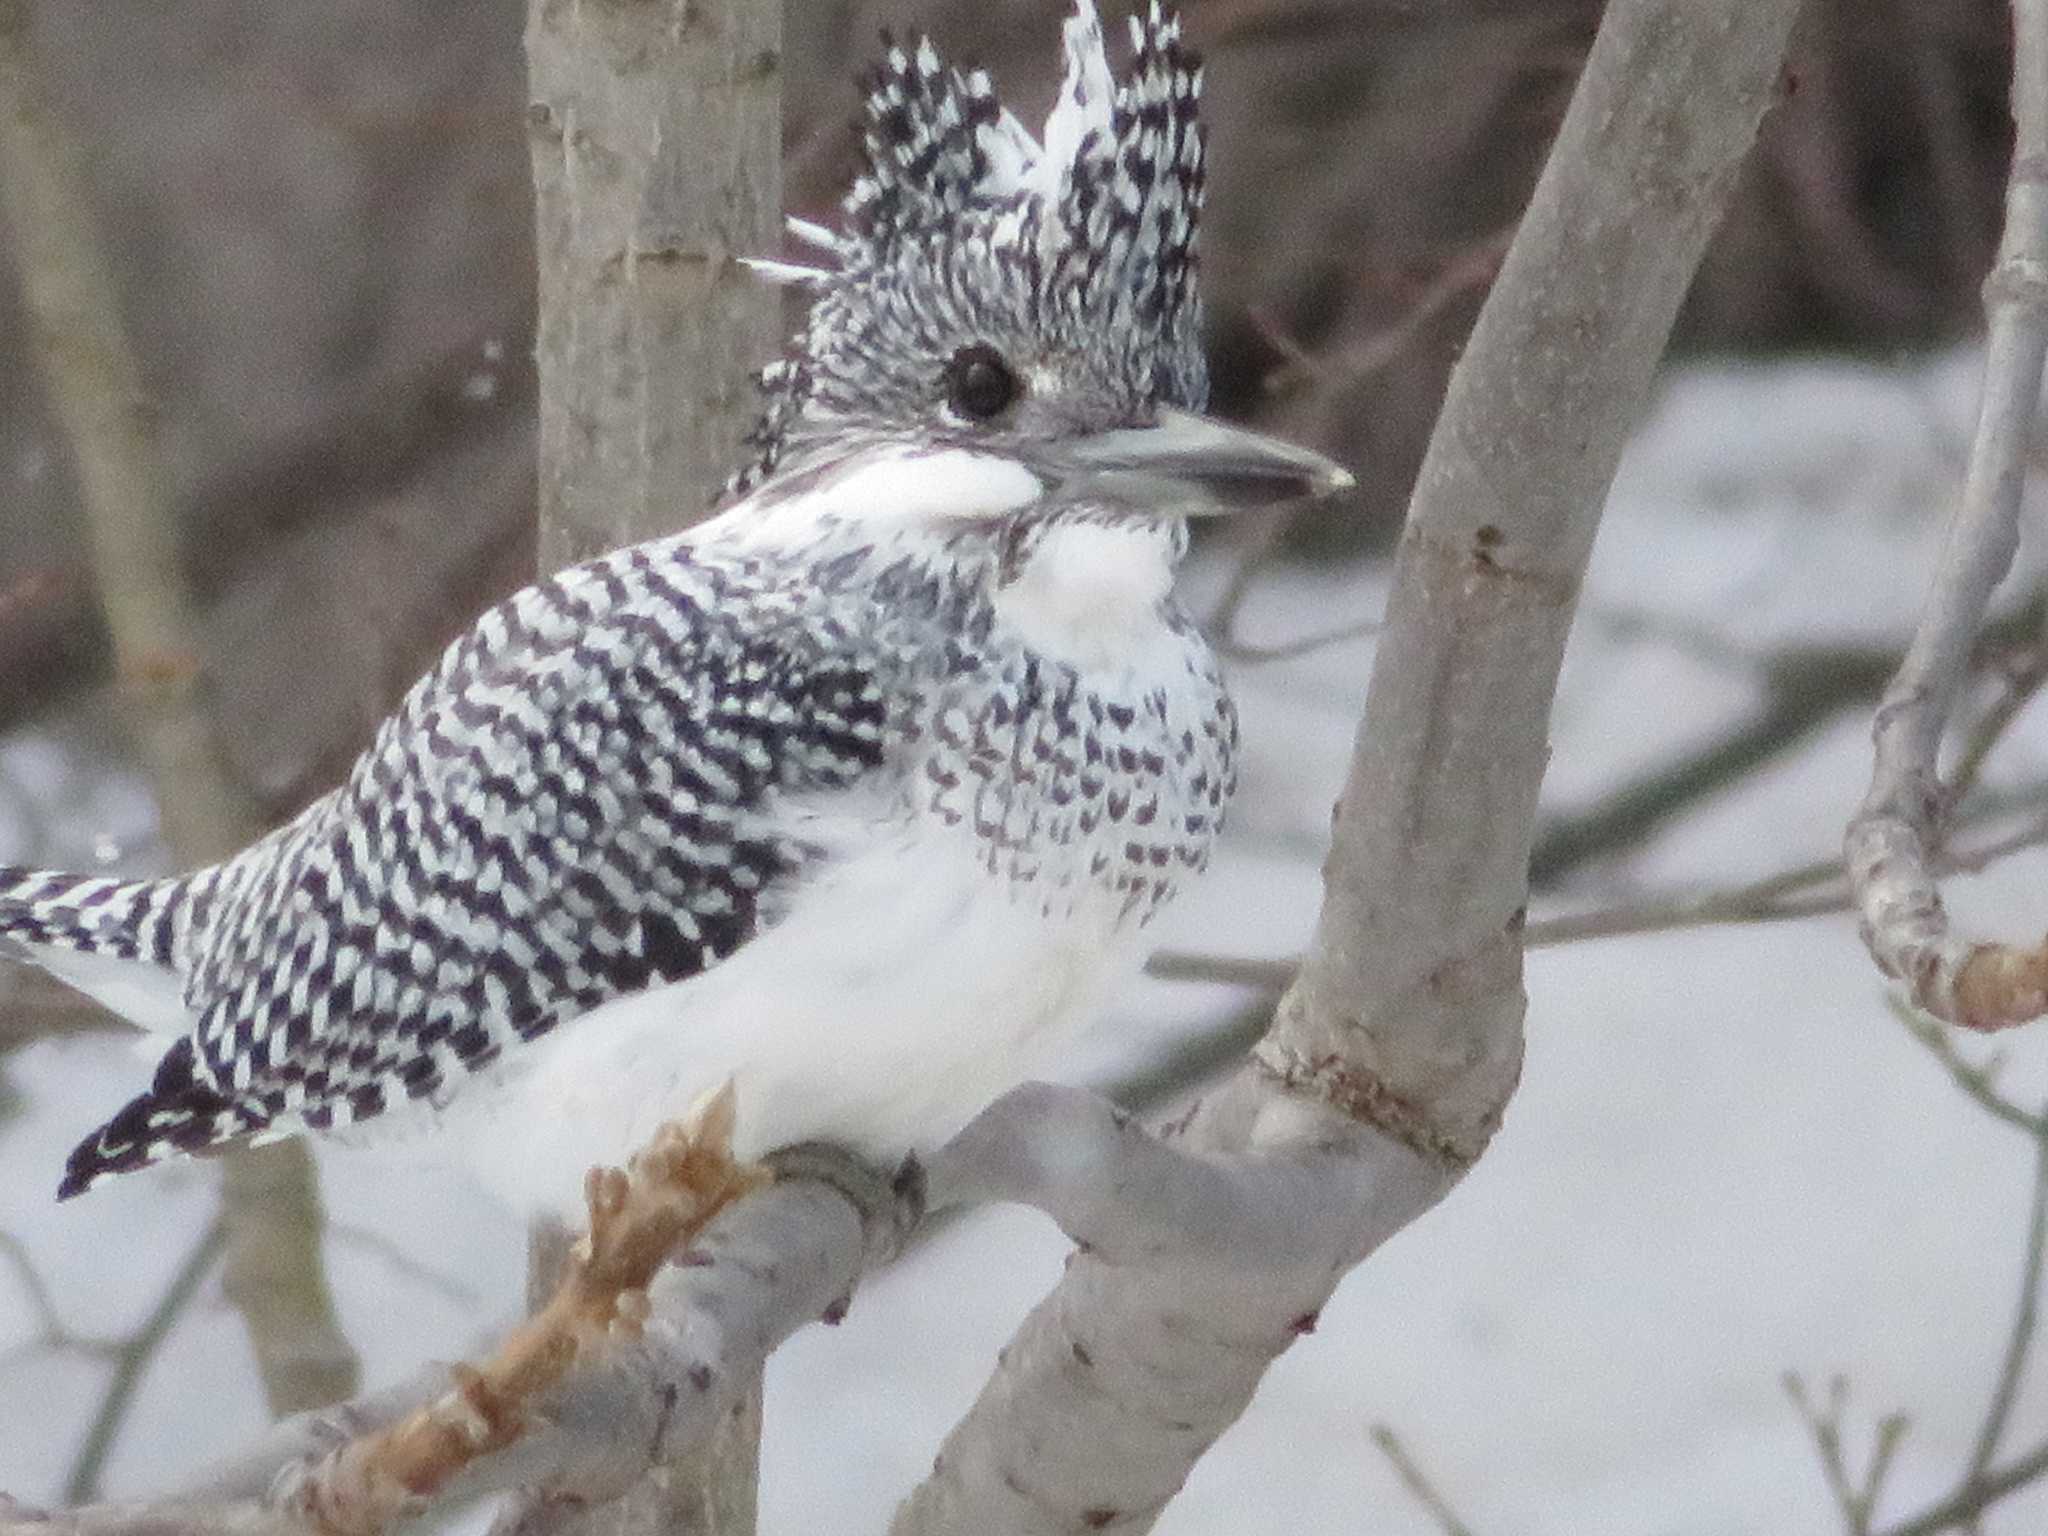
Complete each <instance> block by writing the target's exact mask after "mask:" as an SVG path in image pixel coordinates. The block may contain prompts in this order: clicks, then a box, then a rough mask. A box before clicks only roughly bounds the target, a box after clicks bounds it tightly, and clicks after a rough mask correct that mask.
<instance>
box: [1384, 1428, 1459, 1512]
mask: <svg viewBox="0 0 2048 1536" xmlns="http://www.w3.org/2000/svg"><path fill="white" fill-rule="evenodd" d="M1371 1433H1372V1443H1373V1444H1374V1445H1376V1446H1378V1447H1379V1452H1380V1454H1381V1455H1382V1456H1384V1457H1386V1458H1387V1461H1388V1463H1389V1464H1390V1465H1391V1466H1392V1467H1393V1469H1394V1475H1395V1476H1396V1477H1398V1478H1400V1479H1401V1486H1402V1487H1404V1488H1406V1489H1407V1490H1408V1492H1409V1493H1411V1494H1412V1495H1414V1498H1415V1502H1416V1503H1418V1504H1420V1505H1421V1506H1422V1507H1423V1508H1424V1509H1426V1510H1428V1511H1429V1516H1430V1518H1431V1519H1432V1520H1434V1521H1436V1524H1437V1529H1438V1530H1440V1531H1442V1532H1443V1536H1472V1527H1471V1526H1469V1525H1467V1524H1466V1523H1465V1522H1464V1521H1463V1520H1461V1519H1459V1518H1458V1512H1457V1511H1456V1510H1455V1509H1452V1508H1451V1505H1450V1501H1449V1500H1448V1499H1446V1498H1445V1497H1444V1496H1443V1495H1442V1494H1441V1493H1439V1492H1437V1488H1436V1484H1434V1483H1432V1482H1431V1481H1430V1480H1429V1476H1428V1474H1427V1473H1425V1472H1424V1471H1423V1470H1422V1468H1421V1467H1420V1466H1419V1465H1418V1464H1417V1463H1416V1461H1415V1458H1414V1457H1412V1456H1410V1455H1409V1454H1408V1448H1407V1447H1406V1446H1404V1445H1403V1444H1402V1443H1401V1438H1400V1436H1398V1435H1396V1434H1395V1433H1394V1429H1393V1426H1392V1425H1390V1424H1375V1425H1373V1427H1372V1431H1371Z"/></svg>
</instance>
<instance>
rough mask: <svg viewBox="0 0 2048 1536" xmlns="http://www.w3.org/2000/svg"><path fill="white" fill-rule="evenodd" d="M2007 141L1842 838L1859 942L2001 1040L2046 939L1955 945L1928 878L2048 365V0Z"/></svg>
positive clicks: (2013, 542) (2026, 1016)
mask: <svg viewBox="0 0 2048 1536" xmlns="http://www.w3.org/2000/svg"><path fill="white" fill-rule="evenodd" d="M2012 103H2013V117H2014V122H2015V125H2016V137H2015V142H2014V146H2013V162H2012V171H2011V176H2010V179H2009V181H2008V183H2007V190H2006V216H2005V233H2004V236H2003V237H2002V239H2001V240H2000V242H1999V251H1998V260H1997V264H1996V265H1995V266H1994V267H1993V268H1992V272H1991V275H1990V277H1989V278H1987V279H1986V280H1985V284H1984V308H1985V318H1986V321H1987V323H1988V325H1989V330H1990V338H1989V341H1988V344H1987V346H1986V351H1985V358H1984V390H1983V397H1982V400H1981V403H1980V405H1979V408H1978V418H1977V433H1976V437H1975V439H1974V441H1973V443H1972V445H1971V450H1970V466H1969V470H1968V473H1967V474H1966V476H1965V478H1964V481H1963V489H1962V495H1961V497H1960V499H1959V500H1958V502H1957V504H1956V508H1955V512H1954V514H1953V516H1952V518H1951V520H1950V523H1949V527H1948V532H1947V536H1946V539H1945V543H1944V548H1943V551H1942V556H1941V563H1940V567H1939V570H1938V571H1937V573H1936V575H1935V579H1934V585H1933V590H1932V592H1931V594H1930V595H1929V598H1928V601H1927V606H1926V609H1925V610H1924V612H1923V613H1922V615H1921V619H1920V626H1919V628H1918V630H1917V631H1916V632H1915V634H1914V636H1913V644H1912V646H1911V648H1910V649H1909V650H1908V651H1907V653H1906V659H1905V661H1904V663H1902V664H1901V666H1900V668H1899V671H1898V675H1897V676H1896V677H1894V678H1893V680H1892V684H1891V686H1890V687H1889V688H1888V689H1887V690H1886V692H1885V697H1884V701H1883V703H1881V704H1880V705H1879V706H1878V711H1877V720H1876V724H1875V725H1874V727H1873V729H1872V737H1873V741H1874V743H1875V753H1874V761H1873V767H1872V772H1871V782H1870V791H1869V793H1868V795H1867V796H1866V797H1865V798H1864V801H1863V804H1862V805H1861V806H1860V807H1859V808H1858V810H1857V812H1856V814H1855V816H1854V817H1853V818H1852V819H1851V820H1850V822H1849V826H1848V830H1847V832H1846V834H1845V836H1844V846H1845V848H1846V850H1847V863H1848V866H1849V874H1850V880H1851V883H1852V884H1853V885H1854V887H1855V890H1856V895H1857V907H1858V912H1859V915H1860V918H1861V927H1862V931H1863V936H1864V941H1865V943H1866V944H1867V945H1868V947H1869V949H1870V952H1871V955H1872V957H1873V958H1874V959H1875V960H1876V961H1877V964H1878V966H1879V968H1880V969H1881V970H1883V971H1884V972H1885V974H1887V975H1889V976H1892V977H1895V978H1897V979H1899V980H1900V981H1902V982H1904V983H1905V984H1906V986H1907V988H1908V989H1909V991H1910V993H1911V995H1912V997H1913V1000H1914V1001H1915V1002H1916V1003H1918V1004H1919V1005H1920V1006H1921V1007H1923V1008H1925V1009H1927V1010H1928V1011H1929V1012H1931V1013H1934V1014H1936V1015H1937V1016H1939V1017H1941V1018H1943V1019H1946V1020H1948V1021H1949V1022H1951V1023H1955V1024H1961V1025H1964V1026H1966V1027H1969V1028H1973V1029H2002V1028H2007V1027H2009V1026H2011V1025H2015V1024H2021V1023H2025V1022H2026V1021H2028V1020H2030V1019H2033V1018H2037V1017H2039V1016H2040V1015H2041V1014H2042V1013H2044V1012H2048V942H2044V943H2043V944H2040V945H2035V946H2031V947H2022V946H2015V945H2010V944H2003V943H1976V942H1972V941H1969V940H1966V939H1963V938H1960V937H1957V936H1956V935H1955V934H1954V933H1953V932H1952V931H1951V929H1950V925H1949V920H1948V913H1947V911H1946V909H1945V908H1944V907H1943V905H1942V901H1941V893H1940V890H1939V889H1938V887H1937V886H1936V883H1935V877H1934V874H1933V872H1932V869H1931V867H1930V862H1929V857H1930V851H1931V850H1932V849H1933V848H1934V847H1936V846H1938V843H1939V838H1940V823H1941V818H1942V816H1943V815H1944V813H1945V812H1946V811H1947V809H1948V807H1949V804H1950V796H1949V794H1948V793H1947V792H1946V791H1945V790H1944V788H1943V786H1942V784H1941V780H1940V777H1939V772H1938V763H1937V758H1938V755H1939V752H1940V748H1941V741H1942V737H1943V735H1944V733H1945V731H1946V729H1947V726H1948V721H1949V717H1950V715H1951V713H1952V712H1953V710H1954V707H1955V703H1956V699H1957V696H1958V694H1959V692H1960V690H1961V688H1962V684H1963V680H1964V677H1965V676H1966V672H1967V665H1968V659H1969V655H1970V650H1971V647H1972V645H1973V643H1974V641H1975V638H1976V635H1977V632H1978V629H1979V628H1980V627H1981V625H1982V623H1983V619H1984V614H1985V611H1986V609H1987V608H1988V607H1989V605H1990V601H1991V596H1992V593H1993V592H1994V591H1995V590H1996V588H1997V586H1998V584H1999V582H2000V581H2002V580H2003V579H2004V577H2005V574H2006V572H2007V570H2008V569H2010V567H2011V565H2012V558H2013V553H2014V551H2015V549H2016V548H2017V547H2018V540H2019V512H2020V499H2021V492H2022V490H2023V488H2024V485H2025V474H2026V457H2027V449H2028V445H2029V443H2030V441H2031V439H2032V436H2033V430H2034V422H2035V417H2036V413H2037V411H2038V408H2039V403H2040V397H2041V372H2042V364H2043V360H2044V358H2048V0H2015V3H2014V6H2013V83H2012Z"/></svg>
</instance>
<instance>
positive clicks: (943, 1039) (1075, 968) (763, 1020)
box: [450, 829, 1140, 1210]
mask: <svg viewBox="0 0 2048 1536" xmlns="http://www.w3.org/2000/svg"><path fill="white" fill-rule="evenodd" d="M1136 926H1137V925H1136V924H1135V923H1134V922H1131V921H1129V920H1128V919H1127V918H1126V917H1124V916H1123V915H1122V912H1121V903H1120V901H1119V900H1117V899H1116V898H1115V896H1114V894H1113V893H1111V892H1108V891H1103V892H1101V893H1100V894H1099V896H1098V895H1096V894H1094V893H1091V894H1089V895H1088V896H1085V897H1083V898H1082V899H1080V900H1078V901H1076V902H1073V903H1071V904H1070V905H1063V906H1061V907H1060V908H1059V909H1057V910H1055V911H1053V912H1050V913H1048V912H1046V911H1045V910H1044V909H1043V905H1042V903H1041V902H1040V901H1039V900H1038V899H1037V898H1036V897H1035V896H1033V895H1032V894H1031V892H1030V891H1029V889H1028V888H1024V889H1020V888H1017V887H1014V886H1011V885H1010V884H1009V883H1008V882H1006V881H1003V880H1000V879H996V878H992V877H991V875H990V872H989V870H988V868H987V866H986V864H985V862H982V859H981V856H980V855H979V854H978V852H977V850H976V849H975V847H974V845H973V844H972V843H971V842H970V841H969V840H967V839H965V838H962V837H958V836H953V835H946V834H944V833H943V832H941V831H938V830H936V829H928V830H926V831H925V832H924V833H923V834H922V835H919V836H908V837H906V839H905V840H904V841H903V842H902V843H900V844H897V845H894V846H892V847H889V848H886V849H881V850H873V851H869V852H865V853H863V854H861V855H859V856H857V857H855V858H853V859H850V860H846V861H843V862H841V863H839V864H837V865H836V866H835V867H834V868H833V869H832V870H831V871H830V872H829V873H828V874H826V875H824V876H822V877H820V878H819V879H817V880H816V881H814V882H813V883H812V884H810V885H808V886H807V887H805V888H804V889H803V890H802V891H801V892H800V893H799V894H798V895H797V897H796V898H795V899H794V900H793V902H792V904H791V907H790V909H789V911H788V912H787V914H786V915H785V916H784V917H783V919H782V921H781V922H779V923H778V924H777V925H776V926H775V927H774V928H773V929H771V930H770V931H768V932H767V933H764V934H763V935H761V936H760V937H759V938H757V939H755V940H753V941H752V942H750V943H748V944H747V945H745V946H744V947H743V948H742V949H741V950H740V951H739V953H737V954H735V955H734V956H732V958H730V959H729V960H727V961H726V962H724V963H723V964H721V965H719V966H717V967H716V968H715V969H713V970H712V971H710V972H707V973H706V974H704V975H702V976H698V977H694V978H692V979H690V980H688V981H684V982H678V983H675V984H673V985H671V986H667V987H660V988H656V989H653V990H651V991H648V992H643V993H638V994H635V995H633V996H630V997H624V998H620V999H617V1000H615V1001H613V1002H611V1003H608V1004H606V1005H604V1006H603V1007H601V1008H598V1009H596V1010H594V1011H593V1012H591V1013H589V1014H586V1015H584V1016H582V1017H581V1018H578V1019H575V1020H572V1021H570V1022H568V1023H567V1024H564V1025H563V1026H562V1027H561V1028H560V1029H558V1030H557V1031H556V1032H555V1033H554V1034H553V1035H551V1036H550V1037H548V1038H547V1039H545V1040H543V1041H540V1042H536V1045H535V1046H534V1047H533V1048H532V1050H533V1057H534V1059H533V1061H532V1063H531V1065H530V1066H529V1067H527V1068H526V1069H525V1070H523V1071H521V1072H520V1073H519V1074H518V1076H517V1077H516V1078H513V1079H512V1080H510V1081H508V1082H506V1083H505V1084H504V1085H503V1086H502V1088H501V1091H499V1092H496V1093H489V1092H486V1093H484V1094H479V1095H474V1096H472V1095H467V1094H465V1095H459V1096H458V1097H457V1099H456V1102H455V1104H454V1105H452V1106H451V1110H450V1113H451V1114H455V1115H459V1116H461V1117H462V1118H463V1119H465V1120H467V1121H468V1122H469V1125H468V1130H469V1132H470V1134H469V1136H468V1137H466V1138H465V1139H466V1140H467V1141H468V1142H469V1143H470V1156H471V1159H472V1161H473V1162H474V1164H475V1166H476V1169H477V1172H478V1173H479V1174H480V1175H481V1176H482V1177H483V1178H484V1179H485V1181H486V1182H487V1183H488V1184H489V1185H491V1186H492V1187H493V1188H494V1189H495V1190H496V1191H497V1192H498V1193H499V1194H500V1195H501V1196H502V1197H503V1198H505V1199H506V1200H507V1201H508V1202H509V1203H511V1204H513V1205H514V1206H515V1207H518V1208H525V1209H554V1210H563V1209H565V1208H566V1207H567V1205H568V1204H569V1203H570V1202H573V1201H574V1200H575V1199H576V1198H577V1197H578V1193H579V1191H580V1190H581V1188H582V1175H583V1171H584V1169H586V1168H588V1167H590V1166H591V1165H593V1164H596V1163H616V1162H618V1161H620V1160H621V1159H622V1158H624V1157H626V1156H628V1155H629V1154H630V1153H631V1151H632V1150H633V1149H634V1148H635V1147H637V1146H639V1145H641V1144H643V1143H644V1142H645V1141H646V1140H647V1139H648V1137H649V1136H650V1135H651V1134H652V1132H653V1131H654V1129H655V1128H656V1127H657V1126H658V1125H659V1124H660V1123H661V1122H662V1121H663V1120H665V1119H670V1118H673V1117H674V1116H676V1115H678V1114H680V1113H682V1111H683V1110H685V1109H686V1108H687V1107H688V1106H689V1104H690V1103H691V1101H692V1100H693V1099H694V1098H695V1097H696V1096H697V1095H698V1094H699V1093H701V1092H703V1091H704V1090H706V1089H707V1088H711V1087H714V1086H716V1085H717V1084H718V1083H720V1082H722V1081H723V1080H725V1079H726V1078H728V1077H730V1078H731V1079H733V1081H734V1083H735V1085H736V1087H737V1090H738V1096H739V1144H740V1150H741V1151H742V1153H744V1154H755V1153H760V1152H765V1151H769V1150H772V1149H774V1148H776V1147H779V1146H785V1145H789V1144H791V1143H793V1142H799V1141H811V1140H822V1141H831V1142H835V1143H838V1144H841V1145H844V1146H847V1147H849V1148H851V1149H853V1150H856V1151H859V1152H861V1153H863V1154H866V1155H868V1156H870V1157H873V1158H875V1159H877V1160H881V1161H888V1162H893V1161H895V1160H897V1159H900V1158H901V1157H902V1156H903V1155H904V1154H905V1153H907V1152H910V1151H912V1150H914V1149H917V1148H926V1149H929V1148H930V1147H932V1146H934V1145H935V1144H937V1143H938V1142H940V1141H942V1140H944V1139H945V1138H946V1137H947V1136H949V1135H951V1134H952V1132H953V1131H955V1130H957V1129H958V1128H959V1127H960V1126H961V1125H963V1124H964V1123H965V1122H966V1121H967V1120H968V1119H969V1118H971V1117H972V1116H973V1115H974V1114H975V1112H976V1111H978V1110H979V1109H980V1108H981V1107H982V1106H983V1105H984V1104H986V1103H987V1102H988V1101H989V1100H991V1099H992V1098H994V1097H995V1096H996V1095H997V1094H999V1093H1001V1092H1002V1091H1003V1090H1004V1089H1006V1088H1008V1087H1011V1086H1013V1085H1014V1084H1016V1083H1017V1082H1019V1081H1021V1080H1023V1079H1024V1078H1025V1077H1026V1076H1028V1075H1029V1074H1030V1073H1031V1072H1032V1071H1033V1070H1034V1068H1035V1067H1036V1066H1037V1065H1038V1064H1039V1063H1041V1062H1043V1061H1044V1060H1045V1059H1046V1058H1047V1057H1048V1055H1049V1054H1050V1053H1052V1051H1053V1050H1054V1049H1055V1048H1056V1047H1057V1045H1058V1044H1059V1043H1060V1042H1061V1041H1063V1040H1064V1039H1066V1038H1068V1037H1069V1036H1070V1035H1071V1034H1072V1033H1073V1031H1074V1030H1075V1029H1076V1028H1077V1027H1078V1026H1079V1025H1081V1024H1083V1023H1085V1022H1086V1021H1087V1020H1088V1018H1089V1017H1090V1015H1091V1013H1092V1011H1093V1007H1094V1005H1095V1004H1096V1003H1097V1002H1098V1001H1099V1000H1100V998H1101V997H1102V995H1103V993H1104V992H1105V991H1106V990H1107V988H1108V986H1109V985H1110V984H1112V983H1113V982H1114V981H1115V980H1117V979H1118V978H1119V977H1120V976H1121V975H1123V974H1124V973H1125V972H1127V971H1128V970H1129V969H1130V968H1131V967H1132V966H1133V965H1134V964H1135V962H1136V960H1137V958H1138V955H1139V952H1140V951H1139V945H1138V940H1137V936H1136ZM472 1098H474V1099H476V1100H478V1101H480V1102H476V1103H475V1104H474V1106H473V1107H472V1104H471V1100H472Z"/></svg>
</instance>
